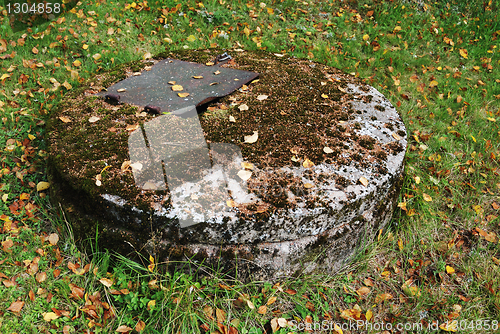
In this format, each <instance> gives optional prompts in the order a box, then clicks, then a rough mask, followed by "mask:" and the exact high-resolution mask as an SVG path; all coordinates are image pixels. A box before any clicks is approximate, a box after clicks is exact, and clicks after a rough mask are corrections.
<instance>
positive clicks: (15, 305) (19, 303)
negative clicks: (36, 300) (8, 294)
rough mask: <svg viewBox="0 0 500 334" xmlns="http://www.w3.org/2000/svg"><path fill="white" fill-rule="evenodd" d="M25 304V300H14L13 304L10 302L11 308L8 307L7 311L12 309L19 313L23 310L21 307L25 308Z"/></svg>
mask: <svg viewBox="0 0 500 334" xmlns="http://www.w3.org/2000/svg"><path fill="white" fill-rule="evenodd" d="M23 306H24V302H23V301H20V300H18V301H15V302H13V303H12V304H10V306H9V308H8V309H7V311H11V312H14V313H19V312H21V309H22V308H23Z"/></svg>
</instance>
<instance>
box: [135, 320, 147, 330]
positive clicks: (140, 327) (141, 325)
mask: <svg viewBox="0 0 500 334" xmlns="http://www.w3.org/2000/svg"><path fill="white" fill-rule="evenodd" d="M145 327H146V324H145V323H144V321H142V320H139V322H137V324H136V325H135V330H136V331H138V332H142V331H143V330H144V328H145Z"/></svg>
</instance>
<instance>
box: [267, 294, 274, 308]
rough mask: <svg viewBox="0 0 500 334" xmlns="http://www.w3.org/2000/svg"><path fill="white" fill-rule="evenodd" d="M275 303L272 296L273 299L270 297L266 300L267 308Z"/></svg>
mask: <svg viewBox="0 0 500 334" xmlns="http://www.w3.org/2000/svg"><path fill="white" fill-rule="evenodd" d="M275 301H276V297H274V296H273V297H271V298H269V299H268V300H267V303H266V305H268V306H269V305H271V304H273V303H274V302H275Z"/></svg>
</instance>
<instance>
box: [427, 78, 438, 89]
mask: <svg viewBox="0 0 500 334" xmlns="http://www.w3.org/2000/svg"><path fill="white" fill-rule="evenodd" d="M437 85H438V82H437V81H436V80H432V81H431V83H430V84H429V87H431V88H432V87H436V86H437Z"/></svg>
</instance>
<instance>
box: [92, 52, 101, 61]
mask: <svg viewBox="0 0 500 334" xmlns="http://www.w3.org/2000/svg"><path fill="white" fill-rule="evenodd" d="M92 58H94V60H99V59H101V55H100V54H99V53H96V54H95V55H93V56H92Z"/></svg>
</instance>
